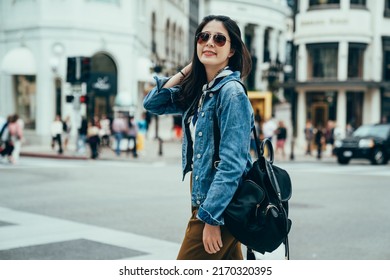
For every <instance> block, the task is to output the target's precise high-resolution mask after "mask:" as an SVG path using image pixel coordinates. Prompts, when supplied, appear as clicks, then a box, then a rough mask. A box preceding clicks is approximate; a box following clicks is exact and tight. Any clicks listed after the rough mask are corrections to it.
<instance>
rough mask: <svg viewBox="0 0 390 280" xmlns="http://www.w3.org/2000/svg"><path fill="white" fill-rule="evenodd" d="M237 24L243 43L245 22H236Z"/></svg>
mask: <svg viewBox="0 0 390 280" xmlns="http://www.w3.org/2000/svg"><path fill="white" fill-rule="evenodd" d="M237 25H238V27H239V28H240V31H241V40H242V41H243V42H244V43H245V26H246V22H238V23H237Z"/></svg>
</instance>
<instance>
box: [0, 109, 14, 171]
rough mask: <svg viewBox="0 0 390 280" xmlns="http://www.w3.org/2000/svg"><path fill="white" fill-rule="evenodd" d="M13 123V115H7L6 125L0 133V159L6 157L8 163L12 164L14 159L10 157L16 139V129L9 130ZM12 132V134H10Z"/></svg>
mask: <svg viewBox="0 0 390 280" xmlns="http://www.w3.org/2000/svg"><path fill="white" fill-rule="evenodd" d="M14 123H15V118H14V116H13V115H9V116H8V117H7V121H6V123H5V124H4V125H3V127H2V129H1V131H0V137H1V141H0V142H3V143H4V144H3V147H2V148H1V152H0V155H1V157H7V159H8V161H9V163H11V164H13V163H14V162H15V161H14V158H13V157H12V153H13V151H14V149H15V146H14V141H15V139H16V138H17V130H16V128H11V127H12V125H13V124H14ZM12 131H13V132H12Z"/></svg>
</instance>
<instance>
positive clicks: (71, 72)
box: [66, 57, 76, 84]
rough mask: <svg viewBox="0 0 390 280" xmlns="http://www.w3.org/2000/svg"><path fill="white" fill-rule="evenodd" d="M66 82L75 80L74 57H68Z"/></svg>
mask: <svg viewBox="0 0 390 280" xmlns="http://www.w3.org/2000/svg"><path fill="white" fill-rule="evenodd" d="M66 82H68V83H71V84H74V83H75V82H76V58H75V57H68V61H67V68H66Z"/></svg>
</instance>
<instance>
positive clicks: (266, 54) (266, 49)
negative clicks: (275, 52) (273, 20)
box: [263, 28, 271, 62]
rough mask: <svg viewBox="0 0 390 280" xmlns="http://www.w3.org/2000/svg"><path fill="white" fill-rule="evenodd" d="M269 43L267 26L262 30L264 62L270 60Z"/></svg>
mask: <svg viewBox="0 0 390 280" xmlns="http://www.w3.org/2000/svg"><path fill="white" fill-rule="evenodd" d="M269 44H270V29H269V28H267V29H266V30H265V31H264V52H263V61H264V62H270V61H271V56H270V47H269Z"/></svg>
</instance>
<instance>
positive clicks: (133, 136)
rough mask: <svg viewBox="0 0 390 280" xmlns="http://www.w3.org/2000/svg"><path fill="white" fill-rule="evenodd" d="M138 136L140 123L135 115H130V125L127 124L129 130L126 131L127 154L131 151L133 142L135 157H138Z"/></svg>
mask: <svg viewBox="0 0 390 280" xmlns="http://www.w3.org/2000/svg"><path fill="white" fill-rule="evenodd" d="M137 136H138V125H137V122H136V121H135V119H134V116H133V115H131V116H129V119H128V125H127V131H126V137H127V141H128V142H127V151H126V153H127V155H128V154H129V153H130V143H131V142H132V144H133V145H132V147H133V148H132V149H131V151H132V152H133V157H135V158H136V157H138V154H137Z"/></svg>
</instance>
